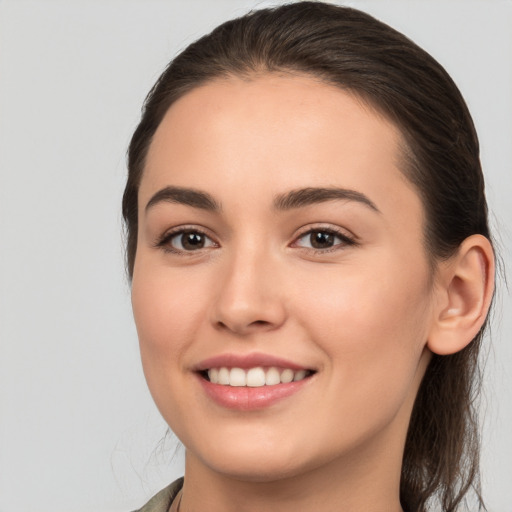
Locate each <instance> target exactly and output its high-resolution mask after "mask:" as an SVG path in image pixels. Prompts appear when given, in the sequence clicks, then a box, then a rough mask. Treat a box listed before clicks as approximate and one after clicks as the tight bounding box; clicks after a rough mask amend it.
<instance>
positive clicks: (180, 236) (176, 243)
mask: <svg viewBox="0 0 512 512" xmlns="http://www.w3.org/2000/svg"><path fill="white" fill-rule="evenodd" d="M169 244H170V245H171V247H172V248H173V249H175V250H177V251H188V252H189V251H197V250H199V249H204V248H205V247H213V246H214V245H215V244H214V242H213V241H212V240H211V239H210V238H208V237H207V236H206V235H205V234H204V233H201V232H199V231H181V232H180V233H176V234H174V235H173V236H172V238H171V239H170V240H169Z"/></svg>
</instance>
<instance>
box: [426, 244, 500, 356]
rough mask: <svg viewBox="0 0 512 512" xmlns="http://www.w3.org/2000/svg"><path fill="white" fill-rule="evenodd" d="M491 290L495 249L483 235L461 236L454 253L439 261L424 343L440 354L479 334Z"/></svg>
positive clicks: (459, 347)
mask: <svg viewBox="0 0 512 512" xmlns="http://www.w3.org/2000/svg"><path fill="white" fill-rule="evenodd" d="M493 291H494V252H493V249H492V246H491V243H490V242H489V240H488V239H487V238H485V237H484V236H482V235H472V236H470V237H468V238H466V239H465V240H464V242H462V244H461V245H460V247H459V250H458V251H457V253H456V254H455V255H454V256H453V257H451V258H450V259H449V260H447V261H444V262H442V263H440V264H439V267H438V269H437V273H436V287H435V292H434V293H435V295H436V299H437V300H436V302H435V306H434V311H433V313H434V318H433V322H432V325H431V330H430V333H429V337H428V341H427V347H428V348H429V349H430V350H431V351H432V352H434V353H436V354H439V355H447V354H454V353H456V352H458V351H459V350H462V349H463V348H464V347H465V346H466V345H468V344H469V343H470V342H471V341H472V340H473V338H474V337H475V336H476V335H477V334H478V331H479V330H480V328H481V327H482V325H483V323H484V322H485V319H486V317H487V312H488V311H489V307H490V304H491V299H492V295H493Z"/></svg>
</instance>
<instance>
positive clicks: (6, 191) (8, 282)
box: [0, 0, 512, 512]
mask: <svg viewBox="0 0 512 512" xmlns="http://www.w3.org/2000/svg"><path fill="white" fill-rule="evenodd" d="M275 3H279V2H265V1H264V2H261V1H260V2H255V1H249V0H244V1H241V0H216V1H214V2H213V1H209V0H186V1H185V0H183V1H179V0H168V1H156V0H122V1H121V0H103V1H100V0H89V1H85V0H81V1H79V0H74V1H64V0H62V1H57V0H39V1H25V0H10V1H9V0H3V1H2V0H0V511H9V512H32V511H34V512H35V511H40V510H54V511H56V512H60V511H62V512H64V511H66V512H86V511H92V510H94V511H97V512H103V511H105V512H106V511H127V510H130V509H131V508H134V507H136V506H140V505H141V504H142V502H144V500H145V499H147V497H148V496H149V495H150V494H151V493H153V492H155V491H156V490H158V489H159V488H161V487H163V486H164V485H166V484H167V483H168V482H169V481H170V480H172V479H173V478H175V477H176V476H178V475H180V474H181V472H182V458H183V453H182V451H181V450H180V449H178V450H177V452H176V453H175V443H174V441H173V440H172V438H168V439H167V441H166V442H160V440H161V439H162V438H163V436H164V435H165V432H166V428H165V425H164V423H163V421H162V420H161V419H160V417H159V415H158V412H157V411H156V410H155V407H154V405H153V404H152V401H151V398H150V396H149V393H148V391H147V390H146V386H145V382H144V378H143V375H142V371H141V366H140V362H139V355H138V347H137V340H136V334H135V329H134V326H133V321H132V318H131V310H130V300H129V287H128V285H127V282H126V280H125V276H124V272H123V249H122V241H121V235H120V234H121V231H122V223H121V216H120V212H119V210H120V200H121V194H122V189H123V182H124V178H125V150H126V147H127V144H128V141H129V137H130V136H131V132H132V130H133V129H134V127H135V125H136V122H137V120H138V116H139V109H140V106H141V104H142V101H143V98H144V96H145V94H146V93H147V91H148V90H149V88H150V86H151V85H152V84H153V82H154V80H155V79H156V78H157V76H158V75H159V73H160V71H161V70H162V69H163V67H164V66H165V64H166V63H167V62H168V60H169V59H170V58H171V56H172V55H174V54H175V53H176V52H177V51H178V50H179V49H180V48H183V47H184V46H185V45H186V44H188V43H189V42H191V41H192V40H194V39H195V38H197V37H198V36H200V35H202V34H203V33H204V32H206V31H207V30H209V29H211V28H213V27H214V26H215V25H217V24H218V23H220V22H221V21H224V20H226V19H228V18H230V17H233V16H235V15H241V14H243V13H244V12H246V11H247V10H248V9H249V8H251V7H255V6H260V7H262V6H267V5H272V4H275ZM345 3H346V4H349V5H353V6H355V7H358V8H361V9H363V10H366V11H368V12H370V13H372V14H374V15H376V16H377V17H379V18H380V19H382V20H383V21H386V22H388V23H389V24H391V25H392V26H394V27H395V28H397V29H399V30H401V31H403V32H404V33H406V34H407V35H408V36H410V37H411V38H412V39H413V40H415V41H416V42H417V43H419V44H420V45H421V46H423V47H424V48H425V49H427V50H428V51H429V52H430V53H432V54H433V55H434V56H435V57H436V58H437V59H438V60H439V61H440V62H441V63H442V64H443V65H444V66H445V67H446V68H447V69H448V71H449V72H450V73H451V75H452V76H453V78H454V79H455V81H456V82H457V83H458V84H459V86H460V88H461V90H462V92H463V94H464V95H465V97H466V99H467V101H468V103H469V106H470V109H471V111H472V113H473V116H474V119H475V122H476V125H477V128H478V130H479V134H480V139H481V145H482V160H483V164H484V169H485V173H486V176H487V187H488V199H489V203H490V206H491V211H492V218H493V225H494V226H495V227H496V228H497V230H498V231H499V233H500V238H499V240H498V242H499V245H500V246H501V247H500V250H501V254H502V256H503V259H504V260H505V263H506V264H508V266H509V267H510V266H511V264H512V261H511V256H510V255H511V253H512V235H511V226H512V206H511V201H510V198H511V197H512V172H511V164H512V3H511V2H510V1H500V0H481V1H474V0H461V1H455V0H437V1H436V0H423V1H412V0H403V1H383V0H374V1H363V0H360V1H352V2H345ZM511 312H512V301H511V296H510V294H509V292H507V290H506V289H505V287H504V286H502V288H501V291H500V294H499V297H498V301H497V308H496V314H495V315H494V316H495V319H494V320H495V321H494V324H493V336H492V348H491V349H490V351H489V358H488V362H487V374H486V387H485V401H484V408H485V412H486V420H485V424H484V435H483V471H484V490H485V494H486V496H487V500H488V504H489V509H490V511H491V512H492V511H505V512H506V511H512V505H510V498H509V495H510V484H511V483H512V440H511V437H512V436H511V431H512V428H511V427H512V397H511V395H512V392H511V386H512V375H511V373H512V372H511V369H510V368H511V366H512V343H511V338H512V321H511V318H512V315H511V314H510V313H511Z"/></svg>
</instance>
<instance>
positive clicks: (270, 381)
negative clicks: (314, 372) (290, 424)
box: [207, 366, 309, 388]
mask: <svg viewBox="0 0 512 512" xmlns="http://www.w3.org/2000/svg"><path fill="white" fill-rule="evenodd" d="M207 373H208V379H209V380H210V382H212V383H213V384H221V385H223V386H233V387H244V386H248V387H252V388H259V387H262V386H275V385H277V384H287V383H289V382H297V381H299V380H302V379H304V378H306V377H307V376H308V374H309V372H308V371H307V370H298V371H293V370H292V369H291V368H285V369H283V370H279V369H278V368H275V367H270V368H267V369H266V370H265V369H264V368H262V367H261V366H256V367H255V368H250V369H249V370H244V369H242V368H227V367H225V366H223V367H221V368H210V369H209V370H208V372H207Z"/></svg>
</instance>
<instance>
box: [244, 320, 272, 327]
mask: <svg viewBox="0 0 512 512" xmlns="http://www.w3.org/2000/svg"><path fill="white" fill-rule="evenodd" d="M249 325H255V326H258V325H262V326H266V325H270V322H266V321H265V320H255V321H254V322H251V323H250V324H249Z"/></svg>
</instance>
